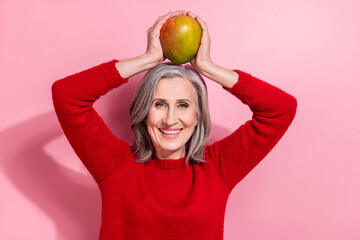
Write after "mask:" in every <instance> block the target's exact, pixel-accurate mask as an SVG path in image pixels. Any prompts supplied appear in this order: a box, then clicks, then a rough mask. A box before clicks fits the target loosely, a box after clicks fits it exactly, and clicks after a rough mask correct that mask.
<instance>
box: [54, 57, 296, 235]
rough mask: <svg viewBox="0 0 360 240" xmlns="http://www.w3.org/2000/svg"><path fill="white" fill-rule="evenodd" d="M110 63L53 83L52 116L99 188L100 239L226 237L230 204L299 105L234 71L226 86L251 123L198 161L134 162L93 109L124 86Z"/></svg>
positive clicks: (244, 125)
mask: <svg viewBox="0 0 360 240" xmlns="http://www.w3.org/2000/svg"><path fill="white" fill-rule="evenodd" d="M116 62H117V61H116V60H113V61H110V62H107V63H103V64H101V65H99V66H95V67H93V68H90V69H88V70H85V71H82V72H80V73H77V74H74V75H71V76H68V77H66V78H64V79H61V80H58V81H56V82H55V83H54V84H53V86H52V94H53V95H52V96H53V101H54V107H55V111H56V113H57V116H58V119H59V121H60V124H61V126H62V129H63V131H64V133H65V135H66V137H67V139H68V140H69V142H70V144H71V146H72V147H73V149H74V151H75V152H76V154H77V155H78V157H79V158H80V159H81V161H82V162H83V163H84V165H85V166H86V167H87V169H88V170H89V171H90V173H91V174H92V176H93V177H94V179H95V181H96V182H97V183H98V186H99V188H100V191H101V196H102V220H101V228H100V239H131V240H134V239H142V240H146V239H154V240H155V239H156V240H160V239H166V240H171V239H187V240H191V239H197V240H198V239H202V240H205V239H214V240H219V239H223V232H224V216H225V208H226V203H227V199H228V197H229V194H230V192H231V191H232V189H233V188H234V187H235V185H236V184H237V183H238V182H240V180H241V179H243V178H244V177H245V176H246V175H247V174H248V173H249V172H250V171H251V170H252V169H253V168H254V167H255V166H256V165H257V164H258V163H259V162H260V161H261V160H262V159H263V158H264V157H265V156H266V154H267V153H268V152H269V151H270V150H271V149H272V148H273V147H274V146H275V145H276V143H277V142H278V141H279V140H280V138H281V137H282V136H283V134H284V133H285V131H286V130H287V128H288V127H289V125H290V123H291V122H292V120H293V118H294V116H295V112H296V106H297V102H296V99H295V98H294V97H292V96H291V95H289V94H287V93H285V92H284V91H282V90H280V89H278V88H276V87H274V86H272V85H270V84H268V83H266V82H264V81H262V80H259V79H257V78H255V77H252V76H251V75H249V74H247V73H244V72H241V71H239V70H235V71H236V72H238V73H239V79H238V82H237V83H236V84H235V85H234V86H233V87H232V88H231V89H226V90H227V91H229V92H230V93H231V94H233V95H234V96H236V97H237V98H238V99H240V100H241V101H242V102H243V103H244V104H247V105H248V106H249V107H250V109H251V111H252V112H253V117H252V119H251V120H249V121H247V122H246V123H245V124H243V125H241V126H240V127H239V128H238V129H237V130H236V131H235V132H233V133H232V134H231V135H229V136H228V137H226V138H225V139H223V140H221V141H218V142H216V143H214V144H212V145H209V146H207V147H206V149H205V160H206V162H205V163H203V164H191V165H190V168H187V167H186V166H185V165H184V163H185V158H181V159H175V160H161V159H151V160H150V161H149V162H148V163H146V164H143V163H137V162H136V157H135V156H134V154H133V153H132V151H131V149H130V146H129V145H128V144H127V143H126V142H124V141H123V140H119V139H118V138H117V137H115V136H114V135H113V133H112V132H111V131H110V130H109V129H108V128H107V126H106V125H105V124H104V122H103V120H102V119H101V118H100V116H99V115H98V114H97V112H96V111H95V110H94V108H93V104H94V102H95V101H96V100H98V99H99V97H100V96H102V95H104V94H106V93H107V92H108V91H110V90H111V89H112V88H115V87H118V86H120V85H121V84H123V83H125V82H127V80H128V79H124V78H122V77H121V76H120V74H119V72H118V71H117V69H116V67H115V63H116Z"/></svg>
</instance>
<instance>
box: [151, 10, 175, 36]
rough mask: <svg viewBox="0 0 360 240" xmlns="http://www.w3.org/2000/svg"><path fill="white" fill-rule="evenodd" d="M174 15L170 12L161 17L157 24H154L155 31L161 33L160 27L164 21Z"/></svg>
mask: <svg viewBox="0 0 360 240" xmlns="http://www.w3.org/2000/svg"><path fill="white" fill-rule="evenodd" d="M172 16H173V13H172V12H169V13H168V14H166V15H164V16H163V17H162V18H160V19H159V20H158V21H157V22H156V23H155V24H154V29H153V31H154V32H155V33H159V32H160V29H161V28H162V26H163V25H164V23H165V22H166V21H167V20H168V19H169V18H170V17H172Z"/></svg>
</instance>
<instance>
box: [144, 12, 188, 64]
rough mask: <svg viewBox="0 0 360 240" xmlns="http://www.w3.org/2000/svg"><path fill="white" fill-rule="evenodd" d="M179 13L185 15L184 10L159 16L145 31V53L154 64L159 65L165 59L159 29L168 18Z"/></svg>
mask: <svg viewBox="0 0 360 240" xmlns="http://www.w3.org/2000/svg"><path fill="white" fill-rule="evenodd" d="M179 15H186V11H176V12H169V13H168V14H166V15H164V16H160V17H159V18H158V19H157V20H156V22H155V23H154V24H153V25H152V26H151V27H150V28H149V30H148V31H147V48H146V52H145V55H146V56H147V57H149V58H150V59H151V60H152V61H153V63H154V65H159V64H160V63H162V62H163V61H164V60H165V56H164V52H163V49H162V47H161V43H160V30H161V28H162V26H163V25H164V23H165V22H166V21H167V20H168V19H169V18H171V17H174V16H179Z"/></svg>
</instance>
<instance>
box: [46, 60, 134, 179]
mask: <svg viewBox="0 0 360 240" xmlns="http://www.w3.org/2000/svg"><path fill="white" fill-rule="evenodd" d="M116 62H117V61H116V60H113V61H110V62H107V63H104V64H101V65H98V66H95V67H93V68H90V69H88V70H85V71H82V72H79V73H76V74H73V75H71V76H68V77H65V78H63V79H60V80H57V81H56V82H55V83H54V84H53V85H52V97H53V104H54V108H55V112H56V114H57V117H58V120H59V122H60V125H61V127H62V129H63V131H64V134H65V135H66V137H67V139H68V141H69V143H70V144H71V146H72V148H73V149H74V151H75V152H76V154H77V155H78V157H79V158H80V160H81V161H82V162H83V163H84V165H85V166H86V168H87V169H88V170H89V172H90V173H91V175H92V176H93V177H94V179H95V180H96V182H98V183H99V182H100V181H101V180H103V179H104V178H106V176H108V175H109V174H111V173H112V172H113V171H115V170H116V169H117V168H118V167H119V166H120V165H121V163H122V160H123V158H120V156H124V155H126V154H130V153H131V151H130V149H129V147H128V146H127V144H126V143H125V142H124V141H121V140H119V139H117V138H116V137H115V136H114V135H113V134H112V132H111V131H110V130H109V129H108V128H107V126H106V125H105V123H104V122H103V120H102V119H101V117H100V116H99V115H98V114H97V112H96V111H95V109H94V108H93V104H94V103H95V101H96V100H98V99H99V98H100V96H102V95H104V94H106V93H107V92H108V91H110V90H111V89H112V88H115V87H118V86H120V85H121V84H123V83H125V82H127V79H125V78H123V77H121V75H120V74H119V72H118V71H117V70H116V68H115V63H116Z"/></svg>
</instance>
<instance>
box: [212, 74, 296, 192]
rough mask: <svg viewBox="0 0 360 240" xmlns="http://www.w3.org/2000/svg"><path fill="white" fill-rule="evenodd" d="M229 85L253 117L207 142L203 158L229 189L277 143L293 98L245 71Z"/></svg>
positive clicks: (293, 107) (287, 123)
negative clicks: (210, 142) (225, 134)
mask: <svg viewBox="0 0 360 240" xmlns="http://www.w3.org/2000/svg"><path fill="white" fill-rule="evenodd" d="M234 71H236V72H237V73H238V74H239V78H238V81H237V83H235V85H234V86H233V87H232V88H229V89H227V88H224V89H225V90H227V91H228V92H230V93H231V94H233V95H234V96H236V97H237V98H238V99H240V100H241V101H242V102H243V103H244V104H246V105H248V106H249V108H250V109H251V111H252V112H253V116H252V119H251V120H249V121H247V122H245V123H244V124H243V125H241V126H240V127H239V128H238V129H237V130H236V131H235V132H233V133H232V134H231V135H229V136H228V137H226V138H224V139H223V140H220V141H218V142H215V143H214V144H212V145H209V146H208V147H207V148H206V150H205V156H206V158H207V159H208V160H209V161H210V162H211V163H212V164H213V165H214V166H215V168H216V169H217V172H218V174H219V176H220V178H221V179H222V180H223V181H224V182H225V184H226V185H227V186H228V187H229V189H230V190H232V189H233V188H234V187H235V186H236V184H237V183H239V182H240V181H241V180H242V179H243V178H244V177H245V176H246V175H247V174H248V173H249V172H250V171H251V170H252V169H253V168H254V167H255V166H256V165H257V164H258V163H259V162H260V161H261V160H262V159H263V158H264V157H265V156H266V155H267V154H268V153H269V152H270V151H271V149H273V148H274V146H275V145H276V144H277V143H278V141H279V140H280V139H281V137H282V136H283V135H284V133H285V132H286V130H287V129H288V127H289V126H290V124H291V122H292V121H293V119H294V117H295V113H296V108H297V101H296V99H295V98H294V97H293V96H291V95H289V94H288V93H286V92H284V91H282V90H281V89H279V88H276V87H275V86H272V85H270V84H268V83H266V82H264V81H262V80H260V79H257V78H255V77H253V76H251V75H250V74H247V73H245V72H242V71H239V70H234Z"/></svg>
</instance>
